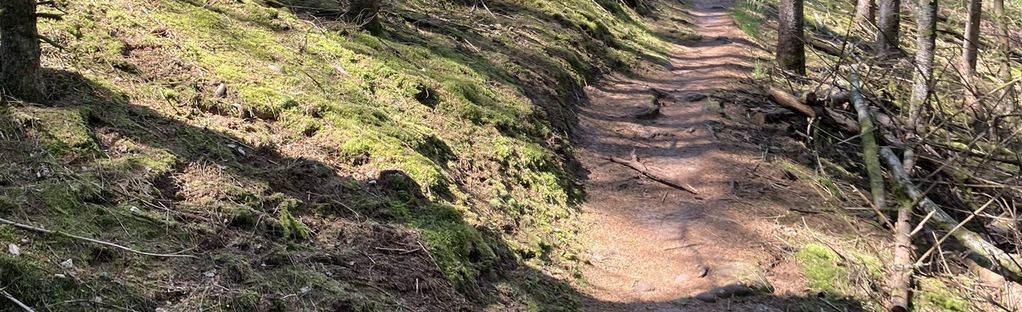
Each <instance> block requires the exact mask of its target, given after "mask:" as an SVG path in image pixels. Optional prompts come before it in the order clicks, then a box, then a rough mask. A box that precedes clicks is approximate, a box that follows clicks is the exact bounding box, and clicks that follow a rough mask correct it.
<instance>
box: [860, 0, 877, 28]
mask: <svg viewBox="0 0 1022 312" xmlns="http://www.w3.org/2000/svg"><path fill="white" fill-rule="evenodd" d="M876 8H877V4H876V1H875V0H858V3H856V5H855V23H856V24H858V25H859V27H862V28H865V29H872V28H873V26H874V25H876V23H877V16H876Z"/></svg>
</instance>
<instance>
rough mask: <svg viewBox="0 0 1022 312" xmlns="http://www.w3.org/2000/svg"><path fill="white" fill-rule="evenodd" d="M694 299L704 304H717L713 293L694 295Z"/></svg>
mask: <svg viewBox="0 0 1022 312" xmlns="http://www.w3.org/2000/svg"><path fill="white" fill-rule="evenodd" d="M696 299H699V300H700V301H705V302H717V295H714V294H713V292H709V291H706V292H702V293H700V294H698V295H696Z"/></svg>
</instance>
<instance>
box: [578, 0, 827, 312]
mask: <svg viewBox="0 0 1022 312" xmlns="http://www.w3.org/2000/svg"><path fill="white" fill-rule="evenodd" d="M732 5H733V3H731V2H730V1H727V0H696V1H694V2H693V3H691V5H690V9H689V12H688V13H689V14H690V16H691V17H692V19H693V21H692V22H693V24H694V25H695V27H696V33H697V34H699V35H700V36H701V37H702V39H701V40H698V41H689V42H679V43H677V44H675V45H674V46H672V47H671V51H672V53H671V54H672V55H673V56H672V57H671V61H670V66H669V67H668V68H666V69H660V70H657V69H649V70H643V71H641V72H640V73H632V74H619V75H613V76H611V77H608V79H605V80H604V81H603V82H602V83H601V84H600V85H597V86H592V87H589V88H588V90H587V92H588V96H589V98H590V99H591V105H589V106H587V107H585V108H583V109H582V111H581V112H580V114H579V115H580V125H581V131H580V132H579V138H578V140H579V146H580V153H579V154H580V160H581V161H582V164H583V166H584V168H585V170H586V172H585V173H584V179H585V180H586V181H587V182H586V183H587V187H586V192H587V194H588V200H587V202H586V203H585V204H584V205H583V211H584V216H583V219H584V222H585V224H586V226H584V228H585V230H583V233H582V234H581V237H584V238H585V240H586V242H585V246H586V248H587V255H586V256H587V257H588V258H587V259H588V265H587V266H586V267H585V268H584V269H583V274H582V275H583V277H582V279H581V280H582V284H584V285H582V286H581V287H580V288H582V289H583V292H584V293H585V294H586V295H587V296H588V297H589V298H588V299H587V300H586V302H584V303H583V305H584V309H585V310H589V311H643V310H651V311H678V310H682V311H690V310H695V311H728V310H730V311H757V310H758V311H774V310H781V311H783V310H785V308H784V307H786V306H787V304H788V303H789V302H790V300H788V299H785V298H792V297H798V296H803V295H804V290H803V289H804V288H805V286H804V283H805V282H804V280H803V278H802V276H801V273H800V272H799V268H798V266H797V264H795V263H794V259H791V257H790V252H789V251H786V250H788V249H789V247H786V246H785V244H784V242H783V241H782V240H781V239H778V238H776V236H777V235H776V233H775V232H776V231H777V230H778V222H781V223H783V222H785V221H784V220H781V219H782V218H771V216H776V215H783V214H784V213H785V212H787V211H788V209H787V207H801V206H806V205H807V203H806V201H805V200H804V199H802V198H801V197H800V195H799V194H798V193H797V192H794V193H793V192H790V191H789V190H773V189H772V188H773V187H772V186H770V183H768V181H764V180H763V179H764V178H761V177H763V176H771V174H770V173H765V172H768V171H770V170H776V168H770V164H768V163H767V162H766V161H765V160H764V156H763V155H764V152H763V151H762V148H760V147H759V145H757V144H751V143H750V142H749V141H754V139H752V140H750V138H752V137H757V136H758V137H762V136H763V135H764V134H763V133H762V130H760V129H759V128H758V127H756V126H755V125H753V123H754V122H753V121H752V120H753V119H754V118H747V116H748V115H747V114H746V113H748V110H747V109H744V108H742V107H736V106H735V105H734V104H735V102H736V100H735V99H736V98H739V97H740V96H741V95H742V94H750V93H753V94H754V93H758V91H756V90H755V88H753V87H752V86H751V85H750V84H748V83H746V82H745V81H747V80H748V79H746V78H747V77H749V76H750V75H751V72H752V64H753V63H754V61H755V58H756V57H757V56H762V55H765V53H766V52H765V51H763V50H762V49H761V48H759V47H758V46H756V45H755V44H754V43H752V42H751V41H750V40H749V39H748V38H747V37H746V35H745V34H744V33H743V32H742V31H741V30H739V28H738V27H737V26H736V25H735V22H734V20H733V19H732V17H731V14H730V9H729V8H730V7H731V6H732ZM658 93H659V95H658ZM651 105H660V114H659V116H658V117H656V118H655V119H649V118H636V115H635V113H636V112H640V111H643V110H645V109H648V107H650V106H651ZM736 116H737V117H736ZM732 117H736V118H732ZM738 119H740V120H738ZM743 138H744V139H743ZM610 157H616V158H622V159H637V160H639V161H640V162H642V163H643V164H645V165H646V166H647V168H648V169H649V171H650V172H654V173H656V174H657V175H660V176H666V177H670V178H672V179H675V180H679V181H684V182H685V183H688V184H690V185H691V186H693V187H694V188H695V189H696V190H697V192H698V194H692V193H690V192H686V191H684V190H680V189H677V188H673V187H670V186H667V185H665V184H662V183H659V182H656V181H653V180H651V179H649V178H647V177H645V176H643V174H642V173H640V172H639V171H637V170H634V169H632V168H629V167H627V166H623V165H621V164H618V163H615V162H611V161H609V159H608V158H610ZM780 175H783V173H782V174H780ZM750 190H751V191H750ZM778 220H781V221H778ZM787 221H789V222H790V221H792V220H787ZM736 263H737V264H752V265H753V266H755V267H758V268H759V269H760V270H762V273H763V274H764V275H765V276H766V279H767V280H768V281H769V282H770V284H772V286H773V290H772V292H771V291H767V292H765V293H761V294H758V295H752V296H745V297H742V298H737V297H736V298H725V299H726V300H717V301H715V302H712V303H709V302H703V300H699V299H696V298H699V297H698V296H699V295H700V294H701V293H704V292H706V291H710V290H713V289H716V288H718V287H722V286H725V285H726V284H728V283H731V282H732V280H731V279H732V277H729V276H725V275H726V274H720V273H721V271H722V270H720V269H721V268H724V267H728V266H732V265H734V264H736Z"/></svg>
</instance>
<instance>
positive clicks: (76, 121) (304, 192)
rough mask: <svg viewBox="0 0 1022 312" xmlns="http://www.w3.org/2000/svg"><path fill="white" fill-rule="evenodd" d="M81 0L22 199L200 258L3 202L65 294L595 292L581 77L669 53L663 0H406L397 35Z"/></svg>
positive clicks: (3, 125) (518, 303)
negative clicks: (580, 138)
mask: <svg viewBox="0 0 1022 312" xmlns="http://www.w3.org/2000/svg"><path fill="white" fill-rule="evenodd" d="M58 4H59V5H60V7H61V8H62V10H63V11H64V12H66V14H64V15H63V18H62V19H61V20H59V21H47V22H44V23H43V24H42V25H41V32H42V34H44V35H45V36H46V37H47V38H49V39H51V40H52V42H53V43H55V44H56V45H58V46H59V47H53V46H48V47H46V48H45V49H44V67H45V68H46V82H47V85H48V87H49V89H50V90H51V93H50V95H49V98H48V99H47V101H45V102H44V103H23V102H17V101H8V102H7V103H6V104H4V105H3V108H2V112H0V157H2V158H3V159H4V160H5V162H4V163H3V164H2V165H0V215H2V216H3V218H5V219H11V220H16V221H19V222H25V223H31V224H33V225H38V226H42V227H45V228H48V229H53V230H59V231H61V232H66V233H71V234H76V235H82V236H87V237H94V238H97V239H101V240H105V241H111V242H117V243H119V244H123V245H126V246H129V247H131V248H135V249H138V250H145V251H153V252H162V253H181V254H188V255H194V256H196V258H180V257H173V258H171V257H149V256H144V255H140V254H134V253H130V252H124V251H121V250H117V249H111V248H107V247H104V246H101V245H96V244H90V243H87V242H83V241H80V240H74V239H67V238H62V237H56V236H45V235H39V233H30V232H25V231H21V230H16V229H14V228H12V227H9V226H0V240H2V243H3V244H4V245H5V246H8V245H14V246H16V247H17V248H18V250H19V252H18V254H17V255H15V254H12V253H4V254H3V255H0V276H2V277H3V278H2V279H0V280H2V281H3V285H0V287H3V288H4V289H5V290H6V291H8V292H10V293H11V294H12V295H14V296H16V297H18V298H20V299H21V300H22V301H24V302H25V303H26V304H29V305H31V306H34V307H37V308H40V309H43V310H47V309H49V310H95V309H122V308H131V309H136V310H139V309H140V310H153V309H157V308H163V309H172V310H196V309H203V310H205V309H213V310H237V311H251V310H296V309H298V310H322V309H334V310H339V311H345V310H387V311H391V310H456V309H477V308H480V307H488V308H491V309H506V308H510V309H571V308H573V301H572V300H573V296H572V292H571V291H570V289H569V287H567V286H566V284H565V282H564V281H566V280H570V279H572V278H573V274H574V269H573V265H574V263H575V262H576V261H577V260H578V258H577V256H576V253H575V250H574V247H573V236H574V224H573V216H574V214H575V205H576V204H577V202H578V201H579V200H580V199H581V198H582V196H583V195H584V194H582V191H581V188H580V186H579V184H578V183H577V181H576V176H575V175H576V170H577V168H576V165H575V161H574V156H573V152H572V147H571V144H570V140H569V138H570V135H571V133H572V130H573V127H574V125H575V117H574V109H575V107H576V105H579V104H580V103H581V102H582V101H583V100H584V99H583V98H582V95H581V94H583V93H582V92H581V88H582V87H583V86H585V85H587V84H589V83H590V82H591V81H593V80H594V79H596V78H597V77H598V76H599V74H600V73H602V72H605V71H607V70H608V69H611V68H622V69H623V68H628V67H629V66H632V65H634V64H638V63H640V62H641V63H644V64H655V63H663V62H664V60H665V57H664V55H663V53H664V49H665V43H664V42H662V41H661V40H662V39H659V37H658V35H657V34H656V31H654V30H651V29H650V28H649V27H648V26H647V25H646V23H645V22H644V21H645V20H646V19H645V18H644V17H643V16H642V15H640V13H637V12H636V9H638V11H639V12H646V13H649V12H653V11H655V10H656V9H657V2H654V1H645V2H643V3H642V5H641V7H637V8H631V7H628V6H626V5H623V4H620V3H619V2H617V1H596V2H593V1H582V0H571V1H545V0H528V1H511V0H494V1H486V3H485V5H484V4H483V3H481V2H480V3H476V2H472V1H434V0H415V1H390V2H387V3H386V5H385V6H384V7H385V10H384V12H383V13H382V14H381V18H382V20H383V22H384V31H383V32H382V33H380V34H375V35H374V34H370V33H367V32H363V31H362V30H360V29H358V27H357V26H355V25H350V24H346V23H343V22H340V21H338V19H337V18H336V17H337V16H339V15H338V14H339V13H338V12H342V11H343V9H344V8H343V7H341V6H338V5H337V2H336V1H325V0H324V1H316V0H276V1H274V0H267V1H251V0H242V1H194V0H146V1H127V0H107V1H95V0H81V1H58ZM55 13H57V12H55ZM676 26H677V27H675V29H674V30H673V31H672V33H675V34H677V33H683V32H685V31H684V27H683V26H681V25H676ZM2 309H7V308H2ZM2 309H0V310H2Z"/></svg>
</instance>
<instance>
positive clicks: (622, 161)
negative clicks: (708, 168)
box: [604, 157, 699, 195]
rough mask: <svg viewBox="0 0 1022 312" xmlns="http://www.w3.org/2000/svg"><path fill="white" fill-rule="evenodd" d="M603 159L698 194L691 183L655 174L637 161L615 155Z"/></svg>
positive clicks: (665, 183) (654, 179)
mask: <svg viewBox="0 0 1022 312" xmlns="http://www.w3.org/2000/svg"><path fill="white" fill-rule="evenodd" d="M604 159H606V160H609V161H610V162H613V163H617V164H620V165H624V166H625V167H628V168H632V170H635V171H638V172H639V173H642V175H644V176H646V177H647V178H650V179H652V180H653V181H657V182H660V183H663V184H664V185H667V186H670V187H673V188H676V189H680V190H683V191H686V192H689V193H692V194H695V195H699V191H698V190H696V188H695V187H692V186H691V185H689V184H688V183H685V182H681V181H677V180H675V179H672V178H669V177H665V176H662V175H659V174H656V173H654V172H652V171H651V170H649V168H648V167H646V165H644V164H643V163H641V162H638V161H635V160H627V159H621V158H617V157H604Z"/></svg>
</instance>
